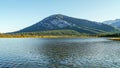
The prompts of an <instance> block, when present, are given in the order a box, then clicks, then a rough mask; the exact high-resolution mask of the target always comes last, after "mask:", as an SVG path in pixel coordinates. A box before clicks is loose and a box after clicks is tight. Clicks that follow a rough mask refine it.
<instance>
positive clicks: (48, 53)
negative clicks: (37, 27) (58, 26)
mask: <svg viewBox="0 0 120 68" xmlns="http://www.w3.org/2000/svg"><path fill="white" fill-rule="evenodd" d="M0 68H120V41H112V40H108V39H107V38H71V39H62V38H61V39H33V38H29V39H9V38H4V39H3V38H1V39H0Z"/></svg>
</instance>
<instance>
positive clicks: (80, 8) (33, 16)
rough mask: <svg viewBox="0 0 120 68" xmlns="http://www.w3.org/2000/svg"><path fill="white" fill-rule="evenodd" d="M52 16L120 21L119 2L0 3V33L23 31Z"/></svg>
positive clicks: (1, 0) (39, 0)
mask: <svg viewBox="0 0 120 68" xmlns="http://www.w3.org/2000/svg"><path fill="white" fill-rule="evenodd" d="M53 14H63V15H67V16H71V17H76V18H81V19H87V20H91V21H97V22H102V21H106V20H114V19H120V0H0V33H5V32H13V31H17V30H20V29H23V28H25V27H28V26H30V25H32V24H35V23H36V22H38V21H41V20H42V19H44V18H45V17H48V16H50V15H53Z"/></svg>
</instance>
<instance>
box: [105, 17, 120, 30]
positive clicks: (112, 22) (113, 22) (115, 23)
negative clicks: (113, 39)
mask: <svg viewBox="0 0 120 68" xmlns="http://www.w3.org/2000/svg"><path fill="white" fill-rule="evenodd" d="M103 23H104V24H109V25H111V26H114V27H117V28H120V19H116V20H109V21H105V22H103Z"/></svg>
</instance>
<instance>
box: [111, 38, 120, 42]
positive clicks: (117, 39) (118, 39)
mask: <svg viewBox="0 0 120 68" xmlns="http://www.w3.org/2000/svg"><path fill="white" fill-rule="evenodd" d="M110 40H115V41H120V37H119V38H110Z"/></svg>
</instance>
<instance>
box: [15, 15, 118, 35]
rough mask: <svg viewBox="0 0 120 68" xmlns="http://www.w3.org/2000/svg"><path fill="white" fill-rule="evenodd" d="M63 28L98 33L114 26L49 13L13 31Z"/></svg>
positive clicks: (107, 30)
mask: <svg viewBox="0 0 120 68" xmlns="http://www.w3.org/2000/svg"><path fill="white" fill-rule="evenodd" d="M64 29H68V30H75V31H77V32H79V33H86V34H98V33H104V32H111V31H115V30H116V29H115V28H114V27H111V26H109V25H106V24H103V23H98V22H93V21H88V20H84V19H78V18H73V17H69V16H65V15H61V14H56V15H51V16H49V17H47V18H45V19H43V20H42V21H40V22H38V23H36V24H34V25H32V26H29V27H27V28H24V29H22V30H19V31H17V32H15V33H21V32H36V31H48V30H64Z"/></svg>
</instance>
